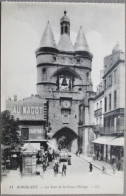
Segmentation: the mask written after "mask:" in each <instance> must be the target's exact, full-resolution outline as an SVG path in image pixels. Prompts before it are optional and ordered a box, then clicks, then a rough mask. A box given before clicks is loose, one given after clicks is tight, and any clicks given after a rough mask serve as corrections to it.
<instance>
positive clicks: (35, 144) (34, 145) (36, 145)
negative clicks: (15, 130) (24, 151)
mask: <svg viewBox="0 0 126 196" xmlns="http://www.w3.org/2000/svg"><path fill="white" fill-rule="evenodd" d="M27 145H28V143H26V144H24V146H23V148H27ZM30 146H32V147H34V148H35V149H36V150H40V143H32V144H31V143H30Z"/></svg>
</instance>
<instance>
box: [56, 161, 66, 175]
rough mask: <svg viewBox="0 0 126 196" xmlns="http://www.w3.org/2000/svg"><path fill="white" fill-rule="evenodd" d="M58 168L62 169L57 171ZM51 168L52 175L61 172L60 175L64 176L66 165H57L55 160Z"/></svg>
mask: <svg viewBox="0 0 126 196" xmlns="http://www.w3.org/2000/svg"><path fill="white" fill-rule="evenodd" d="M60 168H61V169H62V171H59V170H60ZM53 170H54V176H56V175H57V174H58V173H62V176H66V170H67V167H66V164H65V163H63V165H62V167H61V165H59V162H56V163H55V165H54V167H53Z"/></svg>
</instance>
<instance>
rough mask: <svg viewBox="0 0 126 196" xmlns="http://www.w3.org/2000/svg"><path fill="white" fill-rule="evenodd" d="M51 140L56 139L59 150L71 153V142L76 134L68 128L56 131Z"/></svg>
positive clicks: (75, 137)
mask: <svg viewBox="0 0 126 196" xmlns="http://www.w3.org/2000/svg"><path fill="white" fill-rule="evenodd" d="M53 138H55V139H56V141H57V145H58V148H59V149H63V148H65V149H68V150H70V151H71V148H72V144H73V141H74V140H75V139H77V134H76V133H75V132H74V131H73V130H72V129H70V128H68V127H64V128H62V129H60V130H59V131H57V132H56V133H55V134H54V135H53Z"/></svg>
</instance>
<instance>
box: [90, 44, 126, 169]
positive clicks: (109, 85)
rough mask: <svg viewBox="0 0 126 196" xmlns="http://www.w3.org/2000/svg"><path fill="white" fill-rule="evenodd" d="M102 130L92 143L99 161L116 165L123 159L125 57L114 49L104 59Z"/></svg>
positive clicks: (116, 47)
mask: <svg viewBox="0 0 126 196" xmlns="http://www.w3.org/2000/svg"><path fill="white" fill-rule="evenodd" d="M103 81H104V94H103V96H104V119H103V121H104V129H103V131H102V133H101V134H100V136H102V137H99V138H98V139H96V140H95V141H94V143H95V145H97V146H99V150H98V151H100V158H99V159H101V160H106V161H108V162H111V163H112V162H113V158H114V159H115V161H116V163H117V165H118V163H119V162H120V161H121V159H123V157H124V109H125V56H124V53H123V52H122V51H121V50H120V49H119V44H118V43H117V45H116V46H115V47H114V49H113V50H112V54H110V55H109V56H106V57H105V58H104V75H103Z"/></svg>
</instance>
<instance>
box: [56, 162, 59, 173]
mask: <svg viewBox="0 0 126 196" xmlns="http://www.w3.org/2000/svg"><path fill="white" fill-rule="evenodd" d="M56 172H57V174H58V173H59V163H58V162H57V163H56Z"/></svg>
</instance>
